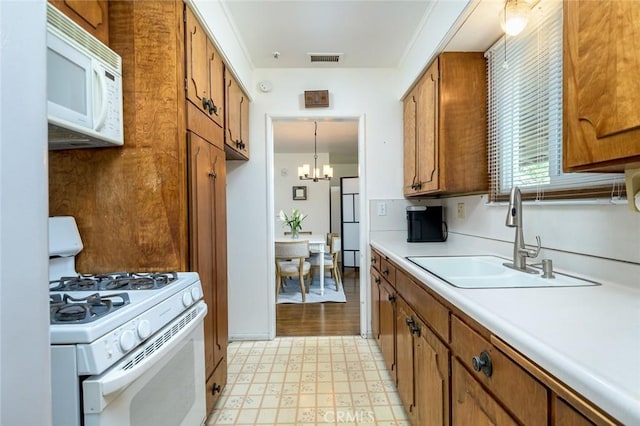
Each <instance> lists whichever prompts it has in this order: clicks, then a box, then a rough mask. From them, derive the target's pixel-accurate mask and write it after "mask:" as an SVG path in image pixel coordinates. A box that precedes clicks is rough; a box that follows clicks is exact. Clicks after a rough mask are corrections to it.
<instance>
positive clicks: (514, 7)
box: [500, 0, 530, 36]
mask: <svg viewBox="0 0 640 426" xmlns="http://www.w3.org/2000/svg"><path fill="white" fill-rule="evenodd" d="M529 12H530V8H529V4H528V3H527V2H526V1H525V0H507V1H506V3H505V4H504V10H502V12H501V15H502V16H501V17H500V18H501V19H500V24H501V25H502V29H503V30H504V32H505V33H506V34H507V35H509V36H515V35H518V34H520V33H521V32H522V30H524V27H526V26H527V22H528V20H529Z"/></svg>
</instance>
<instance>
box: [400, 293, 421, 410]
mask: <svg viewBox="0 0 640 426" xmlns="http://www.w3.org/2000/svg"><path fill="white" fill-rule="evenodd" d="M412 327H415V315H414V314H413V311H412V310H411V308H410V307H409V305H407V303H406V302H405V301H404V300H403V299H402V298H400V297H398V298H397V299H396V377H397V384H398V394H399V395H400V399H401V400H402V403H403V405H404V408H405V410H406V411H407V414H408V415H409V417H411V418H413V417H414V416H415V413H414V411H415V405H416V401H415V393H416V390H415V381H414V374H413V373H414V367H415V365H414V349H415V348H414V344H413V333H412V330H415V328H412Z"/></svg>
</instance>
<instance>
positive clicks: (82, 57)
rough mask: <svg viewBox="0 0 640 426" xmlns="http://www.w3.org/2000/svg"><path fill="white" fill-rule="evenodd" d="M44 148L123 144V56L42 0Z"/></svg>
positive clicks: (94, 146)
mask: <svg viewBox="0 0 640 426" xmlns="http://www.w3.org/2000/svg"><path fill="white" fill-rule="evenodd" d="M47 101H48V121H49V149H52V150H54V149H71V148H96V147H105V146H119V145H122V144H123V143H124V135H123V129H122V124H123V123H122V121H123V120H122V58H120V56H119V55H118V54H117V53H115V52H114V51H113V50H111V49H109V48H108V47H107V46H105V45H104V44H103V43H102V42H100V41H99V40H98V39H96V38H95V37H93V36H92V35H91V34H89V33H88V32H87V31H85V30H84V29H83V28H82V27H80V26H79V25H77V24H76V23H75V22H73V21H72V20H71V19H69V18H68V17H67V16H66V15H64V14H63V13H62V12H60V11H59V10H58V9H56V8H55V7H54V6H52V5H51V4H50V3H48V4H47Z"/></svg>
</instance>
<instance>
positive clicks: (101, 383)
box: [82, 302, 207, 412]
mask: <svg viewBox="0 0 640 426" xmlns="http://www.w3.org/2000/svg"><path fill="white" fill-rule="evenodd" d="M194 307H195V309H197V314H196V316H195V317H194V318H192V319H191V321H190V322H189V323H188V324H185V325H184V328H182V329H180V330H179V331H177V332H175V334H172V335H171V336H170V337H169V338H167V336H166V334H167V333H171V332H172V328H173V327H174V326H175V325H179V324H180V322H181V321H182V319H183V318H186V317H188V316H189V315H191V310H190V311H189V312H188V313H186V314H183V315H181V316H180V317H178V318H177V319H175V320H174V321H172V322H171V323H169V324H168V325H166V326H165V327H163V328H162V329H161V330H160V331H158V332H157V333H156V334H155V335H154V336H153V337H151V338H150V339H149V340H147V341H146V343H145V344H144V345H143V346H140V347H139V349H137V350H136V351H134V352H132V353H131V355H129V356H128V357H126V358H125V359H123V360H122V361H121V362H119V363H118V364H117V365H116V366H115V367H113V368H112V369H110V370H109V371H107V373H106V374H104V375H102V376H96V377H95V378H89V379H87V380H85V381H84V382H83V383H82V386H83V389H84V392H85V395H87V394H89V393H90V394H92V395H102V396H108V395H110V394H112V393H114V392H116V391H118V390H120V389H124V388H125V387H127V386H129V385H130V384H131V383H133V382H134V381H135V380H137V379H138V378H139V377H140V376H142V375H143V374H144V373H145V372H147V371H148V370H149V369H150V368H151V367H153V366H154V365H155V361H156V360H157V359H159V358H161V357H162V356H164V355H165V354H166V353H168V352H170V351H171V350H172V349H173V348H174V347H175V346H176V345H178V344H179V343H180V342H181V341H182V340H183V337H184V336H188V335H189V334H190V333H191V332H192V331H193V330H194V329H195V328H196V327H197V326H198V325H199V324H200V323H201V321H202V319H203V318H204V316H205V315H206V314H207V305H206V304H205V303H204V302H199V303H197V304H196V305H195V306H194ZM155 347H157V348H158V349H156V350H154V351H153V352H152V353H151V354H150V355H148V356H144V359H143V360H142V361H140V362H139V363H137V364H134V365H133V367H130V368H127V369H125V367H126V366H127V364H130V363H131V362H135V359H136V358H138V357H140V356H143V355H146V352H147V351H149V350H150V349H151V348H155ZM91 405H94V404H91ZM99 405H100V406H101V409H102V408H104V407H105V406H106V405H107V402H106V401H102V403H101V404H99ZM85 410H86V407H85ZM94 410H95V407H94ZM94 410H91V411H92V412H95V411H94ZM85 412H86V411H85Z"/></svg>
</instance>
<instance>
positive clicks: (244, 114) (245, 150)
mask: <svg viewBox="0 0 640 426" xmlns="http://www.w3.org/2000/svg"><path fill="white" fill-rule="evenodd" d="M250 106H251V102H250V101H249V98H248V97H247V96H246V95H244V94H243V95H242V99H241V100H240V151H241V154H242V155H244V156H245V157H247V158H249V107H250Z"/></svg>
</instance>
